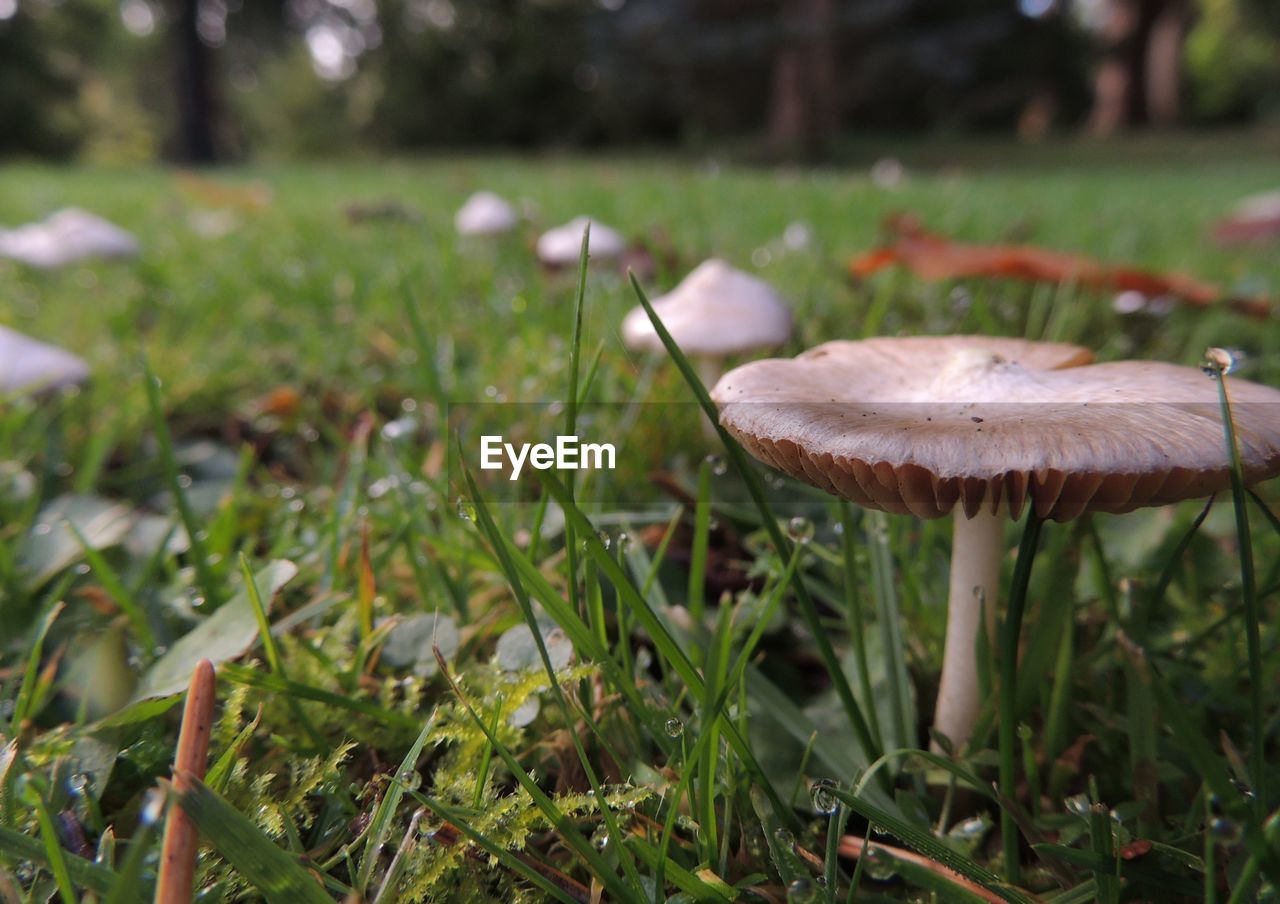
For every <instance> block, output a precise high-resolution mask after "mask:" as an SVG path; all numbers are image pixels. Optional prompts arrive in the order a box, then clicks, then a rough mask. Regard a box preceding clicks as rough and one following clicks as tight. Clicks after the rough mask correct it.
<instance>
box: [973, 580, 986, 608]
mask: <svg viewBox="0 0 1280 904" xmlns="http://www.w3.org/2000/svg"><path fill="white" fill-rule="evenodd" d="M973 598H974V600H975V601H976V602H977V603H978V605H979V606H985V605H986V604H987V590H986V588H985V587H982V586H979V585H977V584H975V585H974V586H973Z"/></svg>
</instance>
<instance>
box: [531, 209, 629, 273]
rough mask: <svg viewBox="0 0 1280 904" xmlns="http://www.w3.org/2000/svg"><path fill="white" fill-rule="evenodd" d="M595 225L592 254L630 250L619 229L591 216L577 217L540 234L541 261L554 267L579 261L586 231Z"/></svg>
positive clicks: (606, 255) (601, 255) (611, 255)
mask: <svg viewBox="0 0 1280 904" xmlns="http://www.w3.org/2000/svg"><path fill="white" fill-rule="evenodd" d="M588 223H590V224H591V247H590V252H591V256H592V257H598V258H614V257H618V256H619V255H620V254H622V252H623V251H625V250H626V247H627V243H626V242H625V241H624V240H623V238H622V235H621V234H620V233H619V232H618V231H617V230H616V229H611V228H609V227H608V226H605V225H604V224H603V223H600V222H597V221H595V220H592V219H591V218H590V217H575V218H573V219H572V220H570V221H569V222H568V223H565V224H564V225H563V226H557V227H555V228H554V229H548V230H547V231H546V232H544V233H543V234H542V235H540V236H538V244H537V247H536V249H535V250H536V252H537V255H538V260H540V261H542V262H543V263H544V264H551V265H552V266H564V265H567V264H577V263H578V255H579V253H580V252H581V250H582V231H583V230H584V229H586V228H587V224H588Z"/></svg>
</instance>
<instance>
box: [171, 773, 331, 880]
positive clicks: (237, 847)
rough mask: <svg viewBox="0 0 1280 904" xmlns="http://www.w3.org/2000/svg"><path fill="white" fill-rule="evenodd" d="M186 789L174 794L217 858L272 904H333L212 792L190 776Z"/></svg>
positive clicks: (289, 858)
mask: <svg viewBox="0 0 1280 904" xmlns="http://www.w3.org/2000/svg"><path fill="white" fill-rule="evenodd" d="M186 781H187V789H186V790H185V791H181V792H178V791H174V792H172V793H173V794H174V796H175V797H176V798H177V802H178V804H179V805H180V806H181V807H182V809H183V810H185V811H186V813H187V815H188V816H190V817H191V820H192V822H194V823H195V824H196V826H197V827H199V829H200V833H201V834H202V835H204V837H205V838H207V839H208V840H209V841H210V842H211V843H212V844H213V846H214V847H215V848H217V850H218V853H220V854H221V855H222V856H223V857H225V858H227V861H228V862H229V863H230V864H231V865H232V866H234V867H235V868H236V871H237V872H239V873H240V875H241V876H243V877H244V878H245V879H246V880H247V881H248V882H249V883H250V884H251V885H253V887H254V888H256V889H257V890H258V891H260V892H261V893H262V896H263V897H264V898H265V899H266V900H267V901H268V902H270V904H276V902H279V904H333V899H332V898H331V897H329V895H328V894H327V893H326V892H325V890H324V887H323V886H322V885H321V884H320V882H319V881H318V880H317V879H316V877H315V876H313V875H312V874H311V873H310V872H308V871H307V870H306V869H305V868H304V867H303V866H302V864H301V863H299V862H298V861H297V859H296V858H295V857H293V856H292V855H290V854H289V853H287V852H286V851H284V850H283V849H282V848H280V847H278V846H277V845H276V843H275V842H274V841H272V840H271V839H270V838H268V837H267V836H266V834H264V833H263V831H262V830H261V829H259V828H258V827H257V826H256V825H254V824H253V823H252V822H251V821H250V820H249V819H248V818H247V817H246V816H244V815H243V814H242V813H240V812H239V811H238V810H237V809H236V808H235V807H233V806H231V804H229V803H228V802H227V801H226V800H224V799H223V798H222V797H221V796H220V795H218V794H217V793H215V792H214V791H213V789H212V788H210V787H209V786H208V785H206V784H205V783H204V782H202V781H200V779H198V778H196V777H195V776H194V775H191V774H190V773H187V774H186Z"/></svg>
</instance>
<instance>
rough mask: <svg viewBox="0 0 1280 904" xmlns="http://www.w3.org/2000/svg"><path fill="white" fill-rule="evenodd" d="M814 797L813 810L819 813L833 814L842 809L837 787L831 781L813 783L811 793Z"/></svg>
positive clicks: (821, 780)
mask: <svg viewBox="0 0 1280 904" xmlns="http://www.w3.org/2000/svg"><path fill="white" fill-rule="evenodd" d="M809 793H810V794H811V795H812V796H813V808H814V809H815V810H817V811H818V812H819V813H826V814H831V813H834V812H835V811H836V810H838V809H839V808H840V799H839V798H838V797H836V795H835V785H834V784H833V783H832V782H831V781H830V780H829V779H825V778H824V779H819V780H818V781H816V782H814V783H813V787H812V788H811V789H810V792H809Z"/></svg>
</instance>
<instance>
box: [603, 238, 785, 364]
mask: <svg viewBox="0 0 1280 904" xmlns="http://www.w3.org/2000/svg"><path fill="white" fill-rule="evenodd" d="M653 310H654V313H656V314H657V315H658V317H659V319H661V320H662V325H663V326H665V327H666V328H667V332H669V333H670V334H671V338H672V339H674V340H675V342H676V345H678V346H680V350H681V351H682V352H684V353H685V354H686V355H688V356H689V357H691V358H693V359H694V360H695V361H696V362H697V364H698V372H699V376H701V377H702V381H703V382H704V383H705V384H706V385H707V387H708V388H710V387H711V386H712V385H714V384H715V382H716V380H718V379H719V377H720V368H721V366H722V364H723V361H724V359H725V358H726V357H727V356H729V355H733V354H740V353H743V352H752V351H759V350H761V349H769V348H777V347H778V346H779V345H782V344H783V343H784V342H786V341H787V339H789V338H790V337H791V309H790V308H789V307H787V304H786V302H785V301H784V300H783V299H782V296H781V295H779V294H778V293H777V292H776V291H775V290H774V288H773V287H772V286H770V285H769V284H768V283H767V282H765V281H764V280H762V279H759V278H758V277H755V276H752V275H751V274H750V273H744V272H743V271H741V270H738V269H736V268H734V267H731V266H730V265H729V264H727V263H725V262H724V261H722V260H718V259H716V258H712V259H711V260H708V261H705V262H703V263H702V264H700V265H698V267H697V268H696V269H695V270H693V272H691V273H690V274H689V275H688V276H686V277H685V278H684V280H683V281H682V282H681V283H680V284H679V285H678V286H676V287H675V288H674V289H672V290H671V291H670V292H668V293H667V294H666V295H663V296H660V297H659V298H656V299H654V301H653ZM622 341H623V342H624V343H626V346H627V348H630V349H634V350H637V351H653V352H661V351H663V345H662V340H661V339H659V338H658V334H657V332H656V331H655V330H654V328H653V323H652V322H651V321H650V320H649V315H648V314H646V313H645V310H644V308H642V307H636V308H633V309H632V310H631V311H630V312H629V313H628V314H627V316H626V318H625V319H623V321H622Z"/></svg>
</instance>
